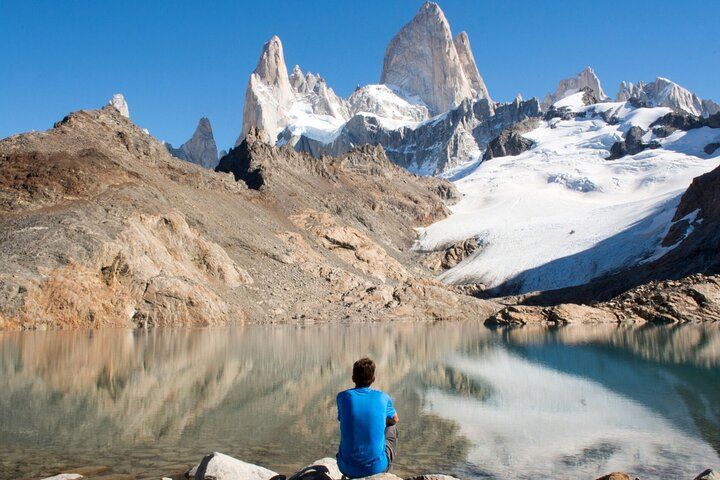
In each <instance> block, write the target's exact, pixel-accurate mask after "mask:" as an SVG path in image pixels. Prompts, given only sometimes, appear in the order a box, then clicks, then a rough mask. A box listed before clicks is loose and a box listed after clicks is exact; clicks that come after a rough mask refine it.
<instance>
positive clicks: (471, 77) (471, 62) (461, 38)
mask: <svg viewBox="0 0 720 480" xmlns="http://www.w3.org/2000/svg"><path fill="white" fill-rule="evenodd" d="M453 44H455V50H457V53H458V56H459V57H460V64H461V65H462V68H463V72H464V73H465V77H466V78H467V79H468V81H469V82H470V86H471V87H472V89H473V90H474V91H475V96H476V97H478V98H487V99H490V94H489V93H488V90H487V87H486V86H485V81H484V80H483V78H482V76H481V75H480V72H479V71H478V68H477V65H476V64H475V56H474V55H473V53H472V49H471V48H470V39H469V38H468V35H467V33H466V32H460V33H459V34H458V36H457V37H455V40H453Z"/></svg>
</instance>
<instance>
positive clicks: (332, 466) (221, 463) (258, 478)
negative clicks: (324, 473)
mask: <svg viewBox="0 0 720 480" xmlns="http://www.w3.org/2000/svg"><path fill="white" fill-rule="evenodd" d="M314 465H322V466H324V467H326V468H327V469H328V474H329V475H330V478H332V480H342V477H343V475H342V473H341V472H340V468H339V467H338V464H337V460H335V459H334V458H332V457H325V458H321V459H320V460H316V461H314V462H313V463H311V464H310V465H308V467H309V466H314ZM303 468H307V467H303ZM202 469H204V471H205V474H204V475H203V476H204V478H210V477H212V478H213V479H214V480H237V479H243V480H269V479H270V478H272V477H274V476H275V475H277V473H275V472H273V471H272V470H268V469H267V468H264V467H260V466H257V465H253V464H252V463H246V462H243V461H241V460H237V459H235V458H232V457H230V456H228V455H223V454H222V453H218V452H214V453H211V454H210V455H207V456H206V457H205V458H203V460H202V462H200V463H199V464H198V465H196V466H195V467H193V468H192V469H191V470H190V471H189V472H187V474H186V477H188V478H190V479H195V480H204V479H201V478H198V477H196V475H197V473H198V471H202ZM300 470H302V469H300ZM289 477H290V475H288V478H289ZM364 478H365V479H368V480H369V479H372V480H402V479H401V478H400V477H398V476H397V475H394V474H392V473H379V474H377V475H372V476H370V477H364ZM356 480H360V479H356ZM409 480H457V479H456V478H455V477H450V476H448V475H438V474H433V475H420V476H415V477H412V478H411V479H409Z"/></svg>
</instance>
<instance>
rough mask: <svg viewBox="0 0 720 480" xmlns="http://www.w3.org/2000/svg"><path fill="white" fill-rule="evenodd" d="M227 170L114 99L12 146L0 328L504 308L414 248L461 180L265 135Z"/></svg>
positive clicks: (1, 221) (5, 154)
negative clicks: (203, 163) (167, 138)
mask: <svg viewBox="0 0 720 480" xmlns="http://www.w3.org/2000/svg"><path fill="white" fill-rule="evenodd" d="M223 165H229V167H228V169H229V170H231V171H233V173H234V175H230V174H226V173H215V172H211V171H208V170H206V169H203V168H201V167H198V166H196V165H192V164H190V163H188V162H183V161H181V160H178V159H176V158H174V157H172V156H171V155H170V154H169V153H168V151H167V149H166V148H165V146H164V145H163V144H161V143H160V142H158V141H156V140H155V139H154V138H152V137H151V136H150V135H148V134H147V133H146V132H144V131H142V130H140V129H139V128H137V127H136V126H135V125H134V124H132V123H131V122H130V121H129V120H128V119H127V118H125V117H124V116H122V115H121V114H120V113H119V112H118V111H117V110H116V109H115V108H112V107H106V108H103V109H102V110H97V111H80V112H76V113H73V114H71V115H69V116H68V117H66V118H65V119H64V120H63V121H61V122H59V123H58V124H56V126H55V127H54V128H53V129H51V130H48V131H47V132H37V133H30V134H23V135H17V136H13V137H9V138H7V139H5V140H2V141H0V212H1V213H0V252H2V253H1V254H0V263H1V265H2V266H1V267H0V328H3V329H13V328H56V327H86V326H132V325H187V324H196V325H207V324H218V323H225V322H243V321H253V322H265V321H292V320H299V319H305V320H311V319H316V320H332V321H341V320H343V319H348V320H358V319H359V320H362V319H367V320H374V319H383V320H393V319H433V320H434V319H439V318H461V317H466V316H482V315H489V314H490V313H492V312H493V311H494V310H495V306H494V304H492V303H488V302H483V301H477V300H474V299H471V298H468V297H465V296H458V295H455V294H453V293H451V292H449V290H448V289H447V288H446V287H444V286H442V285H441V284H439V283H437V282H435V281H433V280H431V279H429V278H428V277H426V276H425V272H424V271H423V270H422V269H421V268H420V267H417V266H416V265H417V262H416V261H415V260H416V259H415V254H414V253H412V252H410V248H409V247H410V246H411V245H412V242H413V239H414V236H415V233H414V230H413V228H412V227H413V226H414V225H415V226H419V225H424V224H428V223H430V222H432V221H435V220H437V219H439V218H442V217H443V216H445V215H446V209H445V206H444V204H445V202H446V201H448V200H450V201H451V200H452V199H453V197H454V196H455V195H456V193H455V190H454V188H453V187H452V186H451V185H450V184H449V183H446V182H444V181H441V180H437V179H420V178H417V177H414V176H413V175H410V174H407V173H406V172H404V171H403V170H401V169H399V168H397V167H394V166H393V165H392V164H391V163H390V162H388V160H387V159H386V157H385V156H384V154H383V153H382V150H380V149H375V148H364V149H360V150H355V151H353V152H350V153H348V154H347V155H345V156H343V157H340V158H336V159H327V158H325V159H317V160H316V159H313V158H311V157H309V156H307V155H304V154H298V153H296V152H294V151H292V150H290V149H287V148H286V149H280V150H278V149H276V148H274V147H271V146H269V145H266V144H264V143H262V142H259V141H257V138H256V137H253V136H252V135H251V136H248V138H246V139H245V141H244V142H243V143H242V144H241V145H239V146H238V148H236V149H234V150H233V151H232V152H231V153H230V154H229V155H228V156H227V157H226V158H225V159H224V163H223ZM250 178H259V179H260V180H261V182H260V183H259V184H257V183H253V181H251V180H250ZM390 178H391V179H392V181H388V179H390Z"/></svg>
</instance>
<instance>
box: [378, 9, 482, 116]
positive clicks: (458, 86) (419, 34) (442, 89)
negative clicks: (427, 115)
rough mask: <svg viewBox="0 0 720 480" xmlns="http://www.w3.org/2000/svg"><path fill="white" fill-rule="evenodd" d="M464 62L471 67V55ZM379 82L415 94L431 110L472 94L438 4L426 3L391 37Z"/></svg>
mask: <svg viewBox="0 0 720 480" xmlns="http://www.w3.org/2000/svg"><path fill="white" fill-rule="evenodd" d="M468 45H469V44H468ZM464 52H466V53H468V55H470V52H469V50H467V49H465V50H464ZM474 63H475V62H474V60H472V65H474ZM466 64H467V65H468V68H471V67H470V58H468V60H467V62H466ZM478 76H479V75H478ZM380 83H382V84H386V85H394V86H396V87H399V88H400V89H402V90H403V91H405V92H406V93H409V94H412V95H417V96H418V97H420V99H422V100H423V101H424V102H425V103H426V104H427V106H428V107H429V108H430V110H431V111H432V112H433V113H441V112H446V111H448V110H450V109H452V108H453V107H455V106H457V105H459V104H460V102H461V101H462V100H463V99H465V98H470V97H472V96H473V88H472V86H471V83H470V81H469V80H468V78H467V77H466V75H465V72H464V68H463V62H462V61H461V59H460V56H459V55H458V52H457V49H456V47H455V43H454V42H453V38H452V35H451V31H450V25H449V24H448V21H447V19H446V18H445V14H444V13H443V11H442V10H441V9H440V7H439V6H438V5H437V4H435V3H431V2H427V3H425V4H424V5H423V6H422V7H420V11H419V12H418V13H417V15H415V17H414V18H413V19H412V20H411V21H410V22H409V23H408V24H406V25H405V26H404V27H403V28H402V29H401V30H400V32H398V34H397V35H395V37H394V38H393V39H392V40H391V41H390V43H389V44H388V46H387V49H386V50H385V59H384V62H383V70H382V75H381V78H380Z"/></svg>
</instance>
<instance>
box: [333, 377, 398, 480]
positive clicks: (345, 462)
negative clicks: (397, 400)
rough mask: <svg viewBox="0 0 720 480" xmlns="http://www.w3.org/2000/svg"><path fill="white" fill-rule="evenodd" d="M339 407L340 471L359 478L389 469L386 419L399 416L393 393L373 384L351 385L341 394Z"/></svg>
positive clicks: (339, 395) (338, 400)
mask: <svg viewBox="0 0 720 480" xmlns="http://www.w3.org/2000/svg"><path fill="white" fill-rule="evenodd" d="M337 408H338V420H339V421H340V450H339V451H338V456H337V460H338V467H340V471H341V472H342V473H343V474H344V475H346V476H348V477H351V478H358V477H367V476H370V475H374V474H376V473H382V472H384V471H385V470H387V468H388V459H387V455H386V454H385V425H386V424H385V419H386V418H392V417H394V416H395V407H393V404H392V400H390V396H389V395H388V394H387V393H384V392H381V391H379V390H373V389H371V388H351V389H350V390H345V391H344V392H340V393H338V394H337Z"/></svg>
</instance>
